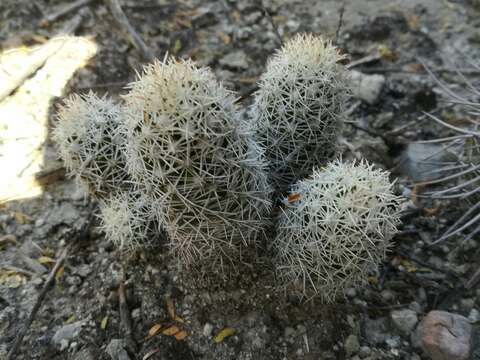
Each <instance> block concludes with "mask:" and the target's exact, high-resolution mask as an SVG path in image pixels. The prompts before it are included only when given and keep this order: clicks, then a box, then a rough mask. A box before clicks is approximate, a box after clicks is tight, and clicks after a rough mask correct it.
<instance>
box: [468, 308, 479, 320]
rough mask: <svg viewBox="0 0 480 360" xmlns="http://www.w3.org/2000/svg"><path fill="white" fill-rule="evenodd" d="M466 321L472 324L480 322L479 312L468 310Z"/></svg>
mask: <svg viewBox="0 0 480 360" xmlns="http://www.w3.org/2000/svg"><path fill="white" fill-rule="evenodd" d="M468 321H470V322H472V323H476V322H479V321H480V311H478V310H477V309H472V310H470V313H469V314H468Z"/></svg>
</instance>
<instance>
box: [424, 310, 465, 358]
mask: <svg viewBox="0 0 480 360" xmlns="http://www.w3.org/2000/svg"><path fill="white" fill-rule="evenodd" d="M415 343H417V344H418V345H419V346H420V347H421V348H422V349H423V351H424V352H425V353H426V354H427V355H429V356H430V358H431V359H432V360H467V359H469V358H470V354H471V352H472V325H470V323H469V322H468V319H467V318H465V317H463V316H461V315H458V314H453V313H449V312H446V311H437V310H434V311H430V312H429V313H428V314H427V316H425V317H424V318H423V320H422V321H421V322H420V324H419V325H418V327H417V332H416V340H415Z"/></svg>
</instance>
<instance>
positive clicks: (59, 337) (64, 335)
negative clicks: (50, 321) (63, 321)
mask: <svg viewBox="0 0 480 360" xmlns="http://www.w3.org/2000/svg"><path fill="white" fill-rule="evenodd" d="M82 326H83V321H77V322H74V323H72V324H68V325H65V326H62V327H61V328H60V329H58V330H57V331H56V332H55V335H53V338H52V341H53V343H54V344H55V346H57V347H58V348H59V349H60V351H63V350H65V349H66V348H67V347H68V345H69V344H70V341H72V340H74V339H75V338H76V337H77V336H78V334H79V333H80V331H81V330H82Z"/></svg>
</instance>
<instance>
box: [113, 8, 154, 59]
mask: <svg viewBox="0 0 480 360" xmlns="http://www.w3.org/2000/svg"><path fill="white" fill-rule="evenodd" d="M105 3H106V4H107V6H108V7H109V8H110V12H111V13H112V16H113V17H114V19H115V20H116V22H117V24H118V25H119V26H120V27H121V28H122V30H123V32H124V35H125V36H126V37H127V39H128V41H130V42H131V43H132V45H133V46H134V47H135V48H136V49H137V50H138V51H139V52H140V54H141V55H142V57H143V59H144V60H146V61H153V59H155V55H154V54H153V52H152V51H151V50H150V49H149V48H148V47H147V45H145V43H144V42H143V40H142V38H141V37H140V35H138V33H137V32H136V31H135V29H134V28H133V27H132V25H131V24H130V22H129V21H128V18H127V16H126V15H125V13H124V12H123V10H122V7H121V6H120V3H119V2H118V0H105Z"/></svg>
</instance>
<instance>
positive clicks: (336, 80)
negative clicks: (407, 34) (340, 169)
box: [251, 35, 349, 192]
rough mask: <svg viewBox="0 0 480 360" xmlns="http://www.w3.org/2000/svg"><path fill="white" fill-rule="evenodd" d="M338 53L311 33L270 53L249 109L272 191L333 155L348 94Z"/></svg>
mask: <svg viewBox="0 0 480 360" xmlns="http://www.w3.org/2000/svg"><path fill="white" fill-rule="evenodd" d="M344 58H345V56H343V55H340V54H339V52H338V49H337V48H336V47H335V46H333V45H332V43H331V42H330V41H326V40H324V39H323V38H321V37H316V36H313V35H299V36H296V37H294V38H293V39H292V40H290V41H288V42H287V43H286V44H285V46H284V47H283V48H282V49H280V50H279V51H278V52H277V53H276V54H275V55H274V56H272V57H271V58H270V60H269V62H268V64H267V69H266V71H265V73H264V74H263V75H262V77H261V80H260V83H259V90H258V91H257V93H256V94H255V101H254V105H253V107H252V109H251V113H252V118H253V123H254V125H255V127H256V129H257V140H258V141H259V142H260V143H261V144H262V145H263V146H264V147H265V149H266V157H267V161H268V164H269V173H270V178H271V180H272V182H273V184H274V186H275V188H276V190H278V191H281V192H282V191H285V190H287V189H288V187H289V186H290V185H292V184H293V183H294V182H295V181H297V180H299V179H303V178H304V177H306V176H308V175H310V174H311V172H312V169H313V168H314V167H315V166H323V165H325V164H326V163H327V162H328V161H331V160H332V159H333V158H334V157H335V155H336V145H337V139H338V136H339V134H340V131H341V127H342V120H343V113H344V107H345V103H346V99H347V97H348V96H349V89H348V86H347V80H346V76H345V72H344V70H343V66H342V65H341V64H340V62H341V61H342V60H344Z"/></svg>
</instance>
